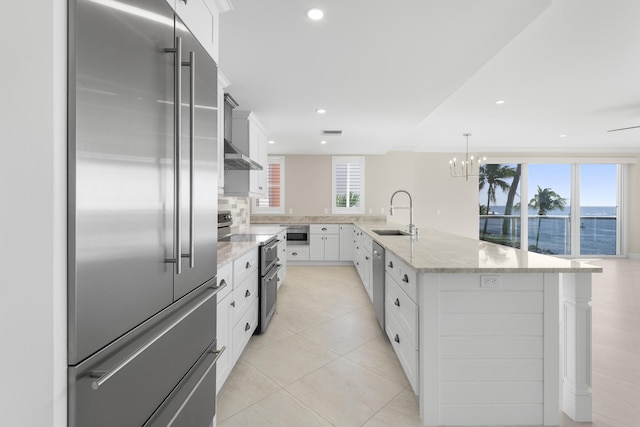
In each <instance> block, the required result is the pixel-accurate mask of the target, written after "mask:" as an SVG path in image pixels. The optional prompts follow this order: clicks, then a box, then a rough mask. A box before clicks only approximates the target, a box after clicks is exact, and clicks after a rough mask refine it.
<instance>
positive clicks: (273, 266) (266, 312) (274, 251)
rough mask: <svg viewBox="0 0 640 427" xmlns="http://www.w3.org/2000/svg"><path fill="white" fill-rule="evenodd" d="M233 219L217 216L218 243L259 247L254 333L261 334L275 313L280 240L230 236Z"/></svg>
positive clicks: (267, 236)
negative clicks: (256, 323)
mask: <svg viewBox="0 0 640 427" xmlns="http://www.w3.org/2000/svg"><path fill="white" fill-rule="evenodd" d="M232 224H233V218H232V217H231V212H228V211H224V212H220V213H219V214H218V233H219V236H220V237H218V241H219V242H256V243H257V244H258V245H259V252H258V262H259V263H260V270H259V278H258V280H259V282H260V283H258V293H259V296H258V298H259V306H260V316H259V317H260V319H259V322H258V327H257V328H256V333H258V334H261V333H263V332H264V331H265V330H266V329H267V326H268V325H269V322H270V321H271V318H272V317H273V315H274V314H275V312H276V306H277V303H278V271H279V270H280V267H281V265H280V264H278V261H280V258H278V243H280V240H278V239H277V238H276V236H274V235H272V234H249V233H236V234H232V232H231V225H232Z"/></svg>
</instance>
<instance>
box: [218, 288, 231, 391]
mask: <svg viewBox="0 0 640 427" xmlns="http://www.w3.org/2000/svg"><path fill="white" fill-rule="evenodd" d="M228 286H231V283H229V284H228ZM232 301H233V292H231V293H230V294H228V295H227V296H226V297H225V298H223V299H222V300H219V301H218V307H217V309H218V312H217V315H216V316H217V317H216V319H217V328H218V331H217V340H218V341H217V345H218V350H220V349H221V348H222V347H224V346H226V347H227V349H226V351H225V352H224V353H222V354H221V355H220V358H219V359H218V364H217V365H216V370H217V381H216V393H218V392H219V391H220V388H221V387H222V386H223V384H224V382H225V381H226V380H227V377H228V376H229V373H230V372H231V368H232V364H231V363H232V358H233V348H232V347H231V331H232V330H233V328H232V324H231V302H232Z"/></svg>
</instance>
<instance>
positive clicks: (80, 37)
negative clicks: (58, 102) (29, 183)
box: [68, 0, 215, 365]
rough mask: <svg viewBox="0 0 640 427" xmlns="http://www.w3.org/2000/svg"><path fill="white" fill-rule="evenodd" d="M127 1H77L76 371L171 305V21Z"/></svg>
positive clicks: (72, 268)
mask: <svg viewBox="0 0 640 427" xmlns="http://www.w3.org/2000/svg"><path fill="white" fill-rule="evenodd" d="M128 3H129V4H127V1H119V2H106V1H105V2H102V1H100V2H96V1H90V0H75V1H70V2H69V31H70V34H69V43H70V46H69V155H68V156H69V158H68V170H69V180H68V182H69V185H68V192H69V193H68V200H69V243H68V247H69V249H68V251H69V253H68V263H69V265H68V269H69V271H68V275H69V294H68V298H69V304H68V312H69V322H68V327H69V364H70V365H75V364H77V363H79V362H80V361H81V360H83V359H85V358H86V357H87V356H89V355H91V354H93V353H95V352H96V351H98V350H99V349H100V348H102V347H104V346H105V345H107V344H108V343H110V342H112V341H113V340H115V339H116V338H118V337H119V336H121V335H123V334H124V333H126V332H127V331H129V330H131V329H132V328H133V327H135V326H136V325H138V324H140V323H141V322H143V321H144V320H146V319H147V318H149V317H151V316H152V315H153V314H155V313H157V312H158V311H160V310H161V309H163V308H164V307H166V306H168V305H169V304H171V302H172V301H173V276H174V275H173V269H174V266H173V264H170V263H167V262H166V259H167V258H171V257H172V254H173V249H172V243H173V231H172V230H173V226H172V215H173V166H174V165H173V162H174V160H173V139H172V135H173V120H172V118H173V63H174V56H173V55H172V54H170V53H166V52H165V48H172V47H173V45H174V28H173V22H174V16H173V11H172V10H171V8H169V6H168V5H167V4H166V2H164V1H157V0H137V1H128ZM213 86H215V84H214V85H213ZM214 135H215V132H214ZM211 173H212V174H213V175H214V176H215V171H213V172H211ZM212 188H213V189H215V182H214V185H213V186H212ZM203 190H204V189H200V190H199V191H203ZM211 192H212V193H215V191H213V190H212V191H211ZM212 216H213V217H215V215H212ZM214 221H215V220H214ZM213 228H214V229H215V227H213ZM213 264H214V267H215V259H214V260H213Z"/></svg>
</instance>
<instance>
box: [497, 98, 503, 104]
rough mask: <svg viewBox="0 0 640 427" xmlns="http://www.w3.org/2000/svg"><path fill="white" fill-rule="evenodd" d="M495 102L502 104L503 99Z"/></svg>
mask: <svg viewBox="0 0 640 427" xmlns="http://www.w3.org/2000/svg"><path fill="white" fill-rule="evenodd" d="M496 104H504V100H503V99H500V100H498V101H496Z"/></svg>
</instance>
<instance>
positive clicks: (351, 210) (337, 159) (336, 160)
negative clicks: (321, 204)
mask: <svg viewBox="0 0 640 427" xmlns="http://www.w3.org/2000/svg"><path fill="white" fill-rule="evenodd" d="M355 163H358V164H359V165H360V206H354V207H338V206H336V196H337V194H336V166H337V165H344V164H355ZM365 176H366V175H365V170H364V156H332V158H331V213H332V214H364V207H365V198H364V195H365V185H364V183H365Z"/></svg>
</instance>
